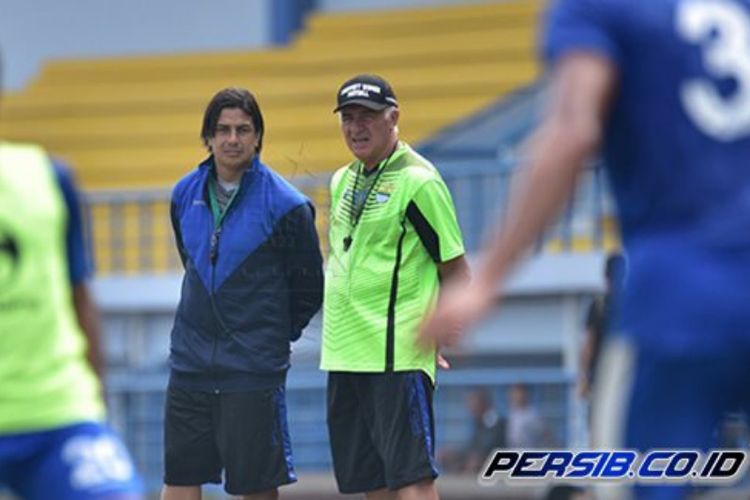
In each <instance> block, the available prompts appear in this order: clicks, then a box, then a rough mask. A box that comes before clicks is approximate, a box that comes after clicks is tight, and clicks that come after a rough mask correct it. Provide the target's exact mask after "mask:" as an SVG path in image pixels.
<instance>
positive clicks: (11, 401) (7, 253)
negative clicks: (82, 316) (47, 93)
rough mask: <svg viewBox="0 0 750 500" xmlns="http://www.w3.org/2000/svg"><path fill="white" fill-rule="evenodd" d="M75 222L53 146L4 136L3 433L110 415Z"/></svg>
mask: <svg viewBox="0 0 750 500" xmlns="http://www.w3.org/2000/svg"><path fill="white" fill-rule="evenodd" d="M67 223H68V218H67V211H66V208H65V202H64V200H63V195H62V193H61V192H60V189H59V186H58V185H57V182H56V181H55V178H54V173H53V169H52V165H51V163H50V160H49V158H48V157H47V155H46V154H45V152H44V151H43V150H42V149H41V148H38V147H36V146H27V145H12V144H9V143H2V142H0V285H1V286H0V435H2V434H10V433H17V432H31V431H38V430H47V429H54V428H58V427H63V426H66V425H71V424H74V423H79V422H87V421H102V420H103V419H104V405H103V402H102V400H101V398H100V386H99V381H98V379H97V378H96V376H95V375H94V372H93V371H92V369H91V366H90V365H89V363H88V361H87V360H86V340H85V337H84V335H83V333H82V331H81V328H80V326H79V325H78V322H77V319H76V316H75V312H74V308H73V303H72V293H71V289H70V283H69V279H68V269H67V266H66V250H65V248H66V247H65V231H66V228H67Z"/></svg>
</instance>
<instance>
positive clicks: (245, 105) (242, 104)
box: [201, 87, 263, 154]
mask: <svg viewBox="0 0 750 500" xmlns="http://www.w3.org/2000/svg"><path fill="white" fill-rule="evenodd" d="M224 108H238V109H241V110H242V111H244V112H245V113H247V114H248V115H249V116H250V120H251V121H252V122H253V127H254V128H255V133H256V134H257V135H258V147H256V148H255V153H256V154H259V153H260V150H261V149H263V113H261V112H260V106H259V105H258V101H257V100H256V99H255V96H254V95H253V94H252V93H250V91H249V90H247V89H243V88H239V87H229V88H226V89H223V90H220V91H219V92H217V93H216V95H215V96H213V98H212V99H211V102H209V103H208V106H206V111H205V113H204V114H203V127H202V128H201V139H203V144H205V145H206V147H207V148H209V150H210V146H209V145H208V141H209V140H210V139H212V138H213V137H214V136H215V135H216V125H217V123H218V122H219V116H220V115H221V110H222V109H224Z"/></svg>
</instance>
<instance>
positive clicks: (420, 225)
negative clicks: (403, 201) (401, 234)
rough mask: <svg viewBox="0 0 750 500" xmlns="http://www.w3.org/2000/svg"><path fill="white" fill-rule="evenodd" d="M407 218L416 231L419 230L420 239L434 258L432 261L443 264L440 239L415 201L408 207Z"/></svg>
mask: <svg viewBox="0 0 750 500" xmlns="http://www.w3.org/2000/svg"><path fill="white" fill-rule="evenodd" d="M406 218H407V219H409V222H411V224H412V225H413V226H414V229H416V230H417V234H418V235H419V239H420V240H422V244H423V245H424V247H425V249H426V250H427V253H429V254H430V257H432V260H433V261H435V262H441V259H440V238H439V237H438V234H437V232H436V231H435V230H434V229H433V228H432V226H431V225H430V223H429V222H428V221H427V219H426V218H425V216H424V215H423V214H422V212H421V211H420V210H419V207H418V206H417V204H416V203H414V202H413V201H410V202H409V205H408V206H407V207H406Z"/></svg>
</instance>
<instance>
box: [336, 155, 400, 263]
mask: <svg viewBox="0 0 750 500" xmlns="http://www.w3.org/2000/svg"><path fill="white" fill-rule="evenodd" d="M397 149H398V145H396V147H395V148H394V149H393V151H391V154H389V155H388V158H386V159H385V161H384V162H383V166H382V167H380V168H379V169H378V173H377V174H375V179H373V181H372V184H370V187H369V188H368V189H367V192H366V193H365V196H364V199H363V200H362V204H361V205H360V206H359V209H356V208H355V205H357V203H356V197H357V186H358V185H359V175H360V173H361V172H362V171H363V170H364V164H362V165H360V166H359V168H357V175H356V176H355V177H354V188H353V189H352V204H351V210H350V211H349V222H350V224H351V227H350V229H349V234H348V235H347V236H346V238H344V251H347V250H349V247H351V245H352V233H354V230H355V229H357V225H358V224H359V219H361V218H362V214H363V213H364V212H365V207H366V206H367V200H369V199H370V194H371V193H372V192H373V190H374V189H375V186H377V185H378V181H379V180H380V176H381V175H382V174H383V172H385V169H386V168H387V167H388V163H389V162H390V161H391V158H392V157H393V154H394V153H395V152H396V150H397Z"/></svg>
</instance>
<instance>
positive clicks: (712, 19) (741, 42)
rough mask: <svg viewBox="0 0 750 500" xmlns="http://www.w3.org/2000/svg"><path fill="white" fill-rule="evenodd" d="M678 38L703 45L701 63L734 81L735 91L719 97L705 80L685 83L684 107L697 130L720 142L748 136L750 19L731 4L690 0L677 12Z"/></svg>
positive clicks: (721, 0)
mask: <svg viewBox="0 0 750 500" xmlns="http://www.w3.org/2000/svg"><path fill="white" fill-rule="evenodd" d="M677 33H678V34H679V35H680V36H681V37H682V38H683V39H685V40H686V41H688V42H690V43H693V44H700V45H701V46H702V49H703V64H704V66H705V68H706V71H708V73H709V74H710V75H711V76H713V77H715V78H727V79H732V80H733V81H734V82H735V83H736V89H735V90H734V92H733V93H732V94H730V95H728V96H723V95H721V94H720V93H719V92H718V90H717V88H716V85H715V84H714V83H713V82H711V81H710V80H707V79H705V78H695V79H690V80H687V81H685V82H684V83H683V84H682V87H681V88H680V98H681V100H682V105H683V106H684V107H685V111H686V112H687V114H688V116H689V117H690V118H691V119H692V120H693V122H694V123H695V125H696V126H697V127H698V128H699V129H700V130H701V131H702V132H703V133H705V134H707V135H708V136H710V137H713V138H714V139H717V140H720V141H733V140H736V139H739V138H742V137H744V136H746V135H748V134H750V16H749V15H748V12H747V11H746V10H745V9H744V8H743V7H741V6H740V5H738V4H737V2H735V1H733V0H686V1H684V2H681V3H679V4H678V7H677Z"/></svg>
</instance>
